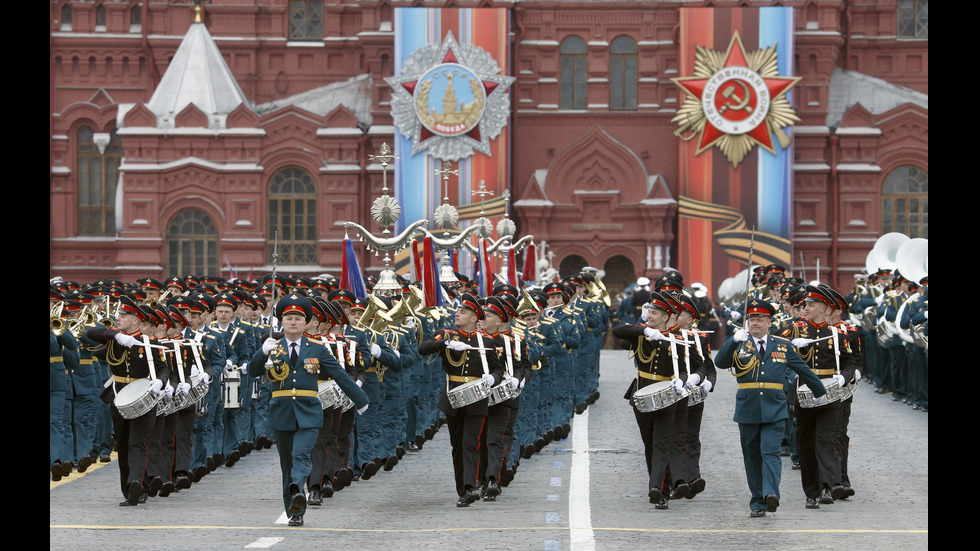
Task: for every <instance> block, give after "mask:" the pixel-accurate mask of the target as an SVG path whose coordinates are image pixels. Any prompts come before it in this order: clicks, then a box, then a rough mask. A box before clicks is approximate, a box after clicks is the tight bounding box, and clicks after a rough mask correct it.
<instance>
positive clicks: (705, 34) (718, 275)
mask: <svg viewBox="0 0 980 551" xmlns="http://www.w3.org/2000/svg"><path fill="white" fill-rule="evenodd" d="M736 32H737V33H738V35H739V37H740V39H741V41H742V44H743V45H744V47H745V50H746V51H747V52H753V51H756V50H760V49H762V48H766V47H772V46H774V47H775V48H776V52H777V59H778V66H779V67H778V70H779V75H780V76H781V77H782V76H786V77H788V76H792V75H793V56H794V38H793V8H791V7H761V8H681V9H680V35H679V38H680V60H679V71H678V74H679V75H680V76H681V77H688V76H691V75H693V74H694V73H695V61H696V60H695V57H696V51H697V48H699V47H700V48H705V49H708V50H715V51H720V52H722V53H724V52H726V51H727V50H728V46H729V44H730V43H731V41H732V37H733V36H734V35H735V33H736ZM792 93H793V90H790V91H789V92H787V94H786V95H787V99H789V101H790V103H792ZM784 131H785V132H786V134H787V135H789V136H790V137H791V138H792V132H793V127H792V126H787V127H786V128H784ZM679 145H680V147H679V150H680V159H679V171H678V172H679V178H680V180H679V181H680V191H679V193H678V195H679V196H681V199H680V209H679V214H680V216H679V219H678V251H677V255H676V256H677V260H676V261H675V265H676V266H677V268H678V269H679V270H680V271H681V273H683V274H684V278H685V280H689V281H702V282H704V283H706V284H708V288H709V289H717V288H718V285H720V284H721V282H722V281H724V280H725V279H726V278H728V277H730V276H731V275H733V274H735V273H737V272H739V271H740V270H742V269H744V268H745V265H746V264H747V262H748V245H749V239H750V236H751V233H752V232H751V227H752V226H755V228H756V231H755V237H756V241H755V250H754V254H755V256H753V263H760V264H763V263H766V262H769V263H778V264H781V265H784V266H787V267H790V266H792V257H793V254H792V243H791V241H790V240H791V238H792V223H793V219H792V206H793V197H792V189H793V145H792V142H791V143H790V145H789V147H787V148H786V149H783V148H782V147H780V146H779V145H778V144H777V145H776V146H775V147H774V150H775V154H773V153H772V152H769V151H766V150H764V149H763V148H761V147H758V146H757V147H756V148H755V149H754V150H753V151H751V152H750V153H748V155H747V156H746V157H745V158H744V160H743V161H742V162H741V163H740V164H738V166H737V167H734V166H733V165H732V163H731V162H729V161H728V159H726V158H725V156H724V155H723V154H722V153H721V152H720V151H719V150H718V148H714V147H713V148H710V149H709V150H707V151H704V152H702V153H700V154H698V151H697V150H698V140H689V141H682V142H681V143H680V144H679ZM717 222H722V223H725V224H727V225H726V226H725V227H724V228H722V229H721V230H717V231H716V230H715V227H716V225H715V224H716V223H717ZM764 259H765V260H764ZM709 282H710V284H709Z"/></svg>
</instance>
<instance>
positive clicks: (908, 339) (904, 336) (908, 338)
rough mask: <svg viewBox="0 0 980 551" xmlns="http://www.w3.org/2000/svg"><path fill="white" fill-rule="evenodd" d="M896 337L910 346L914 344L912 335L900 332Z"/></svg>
mask: <svg viewBox="0 0 980 551" xmlns="http://www.w3.org/2000/svg"><path fill="white" fill-rule="evenodd" d="M898 336H899V337H901V338H902V340H903V341H905V342H907V343H910V344H914V343H915V339H913V338H912V335H909V334H908V333H906V332H905V331H902V332H901V333H899V334H898Z"/></svg>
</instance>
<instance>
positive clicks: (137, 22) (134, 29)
mask: <svg viewBox="0 0 980 551" xmlns="http://www.w3.org/2000/svg"><path fill="white" fill-rule="evenodd" d="M142 28H143V8H142V4H136V5H135V6H133V7H132V8H130V9H129V32H131V33H138V32H140V31H141V30H142Z"/></svg>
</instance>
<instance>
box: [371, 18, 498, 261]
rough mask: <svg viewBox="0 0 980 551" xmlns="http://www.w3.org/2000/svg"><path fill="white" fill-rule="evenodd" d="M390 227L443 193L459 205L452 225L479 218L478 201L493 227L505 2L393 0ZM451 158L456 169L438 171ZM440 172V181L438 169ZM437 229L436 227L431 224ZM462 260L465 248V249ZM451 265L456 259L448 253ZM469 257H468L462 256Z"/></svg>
mask: <svg viewBox="0 0 980 551" xmlns="http://www.w3.org/2000/svg"><path fill="white" fill-rule="evenodd" d="M394 25H395V56H394V57H395V59H394V63H395V76H393V77H390V78H387V79H385V80H386V82H387V83H388V84H389V85H390V86H391V89H392V97H391V110H392V118H393V119H394V122H395V126H396V128H397V129H398V131H397V132H396V133H395V147H394V149H395V154H396V155H397V158H396V160H395V163H394V174H395V197H396V198H397V199H398V202H399V204H400V205H401V207H402V216H401V218H400V219H399V220H398V222H397V223H396V225H395V233H399V232H401V231H403V230H404V228H406V227H407V226H408V225H409V224H411V223H413V222H415V221H416V220H422V219H425V220H428V221H429V228H430V229H432V230H433V231H435V225H434V224H433V220H432V218H433V214H434V213H435V211H436V209H437V208H438V207H439V205H440V204H442V203H443V202H444V201H445V202H448V203H450V204H451V205H453V206H455V207H456V208H457V209H459V227H460V229H465V228H467V227H468V226H469V224H471V223H472V221H473V220H476V219H477V218H479V217H480V201H479V199H480V197H474V196H473V195H472V192H473V190H474V189H475V187H476V183H477V182H479V181H481V180H483V181H484V182H486V186H487V189H488V190H489V191H491V192H493V195H492V196H490V197H489V198H487V201H486V202H485V203H484V208H485V209H486V214H485V215H486V217H487V218H490V219H491V222H492V223H493V224H494V225H496V223H497V222H498V221H499V219H500V218H501V217H503V215H504V214H505V205H506V199H504V197H503V195H504V191H505V190H508V189H509V187H510V182H509V177H510V156H511V155H510V136H509V129H506V130H507V131H504V130H505V126H507V124H508V122H509V120H510V114H511V108H510V97H509V94H510V90H509V88H510V85H511V84H512V83H513V82H514V80H515V78H514V77H512V76H509V75H510V17H509V15H508V10H507V9H506V8H464V9H455V8H395V21H394ZM445 161H451V162H452V163H453V172H454V173H453V174H445V173H437V172H436V171H437V170H441V169H442V163H443V162H445ZM444 176H445V177H446V179H444V178H443V177H444ZM435 233H437V234H441V230H439V231H437V232H435ZM461 254H462V255H463V256H464V262H467V263H469V262H468V258H467V257H468V256H469V253H468V252H467V251H462V253H461ZM453 262H454V266H455V263H456V262H457V259H456V258H455V255H454V258H453ZM464 265H466V264H464Z"/></svg>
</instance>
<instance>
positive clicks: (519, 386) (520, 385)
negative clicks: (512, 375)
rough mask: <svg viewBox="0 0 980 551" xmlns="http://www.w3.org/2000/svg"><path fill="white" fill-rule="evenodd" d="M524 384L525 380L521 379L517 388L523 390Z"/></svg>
mask: <svg viewBox="0 0 980 551" xmlns="http://www.w3.org/2000/svg"><path fill="white" fill-rule="evenodd" d="M526 382H527V379H521V384H519V385H517V388H524V383H526Z"/></svg>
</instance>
